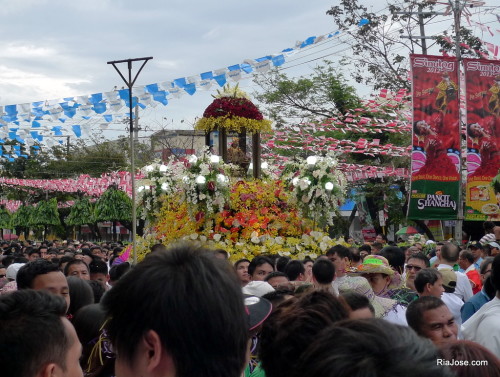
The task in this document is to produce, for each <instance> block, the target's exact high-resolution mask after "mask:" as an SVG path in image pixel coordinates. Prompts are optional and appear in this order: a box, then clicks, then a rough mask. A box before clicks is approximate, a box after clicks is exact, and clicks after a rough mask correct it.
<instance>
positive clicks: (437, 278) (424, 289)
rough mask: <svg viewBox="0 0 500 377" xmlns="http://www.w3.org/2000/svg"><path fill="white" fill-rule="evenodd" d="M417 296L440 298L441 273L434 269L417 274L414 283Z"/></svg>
mask: <svg viewBox="0 0 500 377" xmlns="http://www.w3.org/2000/svg"><path fill="white" fill-rule="evenodd" d="M414 285H415V290H416V291H417V293H418V295H419V296H434V297H436V298H441V295H442V294H443V292H444V288H443V278H442V276H441V273H440V272H439V271H438V270H436V269H434V268H424V269H422V270H420V271H419V272H418V273H417V276H416V277H415V281H414Z"/></svg>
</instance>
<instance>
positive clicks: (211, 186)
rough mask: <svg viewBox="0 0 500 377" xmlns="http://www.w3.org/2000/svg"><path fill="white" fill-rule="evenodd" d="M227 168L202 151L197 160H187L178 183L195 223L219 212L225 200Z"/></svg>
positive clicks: (194, 157) (193, 158)
mask: <svg viewBox="0 0 500 377" xmlns="http://www.w3.org/2000/svg"><path fill="white" fill-rule="evenodd" d="M230 169H231V166H230V165H229V164H225V163H223V162H222V161H221V159H220V157H219V156H216V155H212V154H210V153H209V152H208V149H205V150H204V151H203V153H202V154H201V155H200V156H199V157H198V156H195V155H192V156H190V157H189V158H188V162H187V163H186V169H185V171H184V173H183V176H182V178H181V179H180V181H179V187H180V191H181V193H182V194H183V199H184V200H185V201H186V202H187V204H188V209H189V212H190V215H191V218H194V219H195V220H196V221H199V220H201V219H202V218H204V217H205V218H207V219H208V217H209V216H210V215H212V214H214V213H215V212H221V211H222V210H223V209H224V206H225V204H226V203H227V201H228V200H229V177H228V172H229V170H230Z"/></svg>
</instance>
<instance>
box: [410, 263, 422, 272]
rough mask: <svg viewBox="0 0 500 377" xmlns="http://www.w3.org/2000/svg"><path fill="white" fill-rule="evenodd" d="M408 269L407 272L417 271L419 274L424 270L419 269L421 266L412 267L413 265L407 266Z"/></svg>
mask: <svg viewBox="0 0 500 377" xmlns="http://www.w3.org/2000/svg"><path fill="white" fill-rule="evenodd" d="M406 269H407V270H415V271H417V272H418V271H420V270H421V269H422V267H419V266H413V265H411V264H407V265H406Z"/></svg>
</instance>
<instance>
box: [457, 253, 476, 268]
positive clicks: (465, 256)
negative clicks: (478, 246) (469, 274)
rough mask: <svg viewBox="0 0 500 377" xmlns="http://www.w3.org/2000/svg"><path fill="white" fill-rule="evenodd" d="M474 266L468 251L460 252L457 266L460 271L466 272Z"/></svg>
mask: <svg viewBox="0 0 500 377" xmlns="http://www.w3.org/2000/svg"><path fill="white" fill-rule="evenodd" d="M472 264H474V255H472V253H471V252H470V251H468V250H462V251H461V252H460V254H459V255H458V265H459V266H460V268H461V269H463V270H467V269H468V268H469V267H470V266H471V265H472Z"/></svg>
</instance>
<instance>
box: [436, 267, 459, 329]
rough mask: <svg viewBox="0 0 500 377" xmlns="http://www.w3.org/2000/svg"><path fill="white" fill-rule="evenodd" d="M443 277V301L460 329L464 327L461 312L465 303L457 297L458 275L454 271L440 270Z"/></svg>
mask: <svg viewBox="0 0 500 377" xmlns="http://www.w3.org/2000/svg"><path fill="white" fill-rule="evenodd" d="M439 272H440V273H441V277H442V279H443V289H444V292H443V294H442V295H441V300H443V302H444V303H445V304H446V306H447V307H448V309H450V312H451V314H453V318H454V319H455V323H456V324H457V326H458V329H460V326H461V325H462V314H461V312H460V310H461V309H462V306H463V305H464V302H463V301H462V300H461V299H460V298H458V296H456V295H455V294H454V293H455V287H456V286H457V273H456V272H455V271H453V270H440V271H439Z"/></svg>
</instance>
